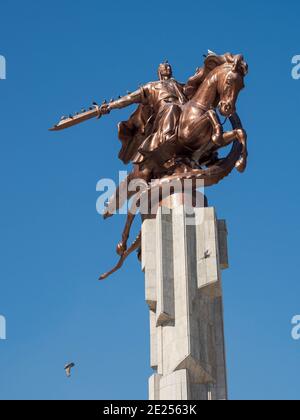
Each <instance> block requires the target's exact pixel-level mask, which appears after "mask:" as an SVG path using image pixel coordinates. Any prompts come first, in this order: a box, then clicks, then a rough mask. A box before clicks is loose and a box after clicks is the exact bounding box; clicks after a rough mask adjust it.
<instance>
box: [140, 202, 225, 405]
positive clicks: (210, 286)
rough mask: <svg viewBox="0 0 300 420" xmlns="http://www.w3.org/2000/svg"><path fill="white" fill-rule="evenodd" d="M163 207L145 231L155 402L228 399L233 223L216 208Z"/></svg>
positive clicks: (152, 396)
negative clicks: (225, 283) (225, 287)
mask: <svg viewBox="0 0 300 420" xmlns="http://www.w3.org/2000/svg"><path fill="white" fill-rule="evenodd" d="M186 210H187V209H186V207H185V205H184V204H180V205H177V206H176V207H175V208H173V209H167V208H165V207H160V208H159V210H158V213H157V216H156V218H154V219H148V220H145V221H144V223H143V228H142V268H143V270H144V272H145V282H146V301H147V304H148V305H149V309H150V333H151V367H152V368H153V369H154V371H155V373H154V374H153V375H152V376H151V378H150V379H149V399H150V400H226V399H227V384H226V360H225V346H224V329H223V302H222V285H221V270H222V269H226V268H228V256H227V231H226V223H225V221H222V220H220V221H218V220H217V217H216V213H215V210H214V208H195V209H193V210H192V212H191V210H189V214H187V212H186Z"/></svg>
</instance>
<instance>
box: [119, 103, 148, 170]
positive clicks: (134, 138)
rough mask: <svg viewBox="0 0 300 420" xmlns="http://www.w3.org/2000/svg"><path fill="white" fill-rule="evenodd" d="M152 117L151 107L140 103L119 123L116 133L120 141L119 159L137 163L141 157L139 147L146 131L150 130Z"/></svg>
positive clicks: (146, 133) (126, 162) (145, 136)
mask: <svg viewBox="0 0 300 420" xmlns="http://www.w3.org/2000/svg"><path fill="white" fill-rule="evenodd" d="M153 119H154V114H153V110H152V108H151V107H150V106H148V105H143V104H141V105H139V106H138V108H137V109H136V111H135V112H134V113H133V114H132V115H131V116H130V118H129V120H128V121H123V122H121V123H119V125H118V134H119V139H120V140H121V143H122V148H121V150H120V153H119V159H121V160H122V161H123V162H124V163H125V164H128V163H129V162H132V161H134V162H136V163H138V162H139V161H141V160H142V159H143V157H142V156H141V155H140V153H139V148H140V147H141V145H142V144H143V142H144V141H145V139H146V138H147V136H148V133H149V132H151V129H152V126H153Z"/></svg>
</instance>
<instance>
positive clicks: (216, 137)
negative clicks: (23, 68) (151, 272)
mask: <svg viewBox="0 0 300 420" xmlns="http://www.w3.org/2000/svg"><path fill="white" fill-rule="evenodd" d="M247 73H248V65H247V63H246V62H245V60H244V58H243V56H242V55H240V54H239V55H232V54H229V53H228V54H224V55H222V56H219V55H217V54H214V53H211V52H210V53H209V55H208V56H206V59H205V62H204V67H203V68H202V69H200V70H197V73H196V75H195V76H193V77H192V78H191V79H190V80H189V81H188V83H187V84H186V85H180V84H179V83H178V82H176V81H175V80H174V79H172V77H171V76H172V71H171V67H170V65H169V64H168V63H167V62H166V63H164V64H162V65H161V66H160V69H159V77H160V81H159V82H152V83H150V84H148V85H145V86H144V87H142V88H140V89H139V90H138V91H136V92H134V93H133V94H128V95H127V96H126V97H123V98H120V99H119V100H118V101H112V102H110V103H109V104H107V103H106V102H105V103H103V104H102V105H101V106H98V105H97V104H96V105H94V108H92V109H90V111H88V112H84V113H83V114H79V115H77V116H75V117H70V118H67V119H66V118H63V120H62V121H61V122H60V123H59V124H58V125H56V126H55V127H54V128H53V130H58V129H62V128H65V127H69V126H71V125H75V124H78V123H79V122H81V121H85V120H87V119H89V118H92V117H94V116H98V117H100V116H102V115H104V114H108V113H109V112H110V111H111V110H113V109H117V108H123V107H125V106H128V105H131V104H133V103H137V104H140V105H139V107H138V109H137V110H136V111H135V113H134V114H133V115H132V116H131V117H130V119H129V121H127V122H123V123H120V125H119V138H120V139H121V141H122V150H121V152H120V155H119V157H120V158H121V159H122V160H123V162H124V163H129V162H133V170H132V172H131V173H130V174H129V175H128V177H127V178H126V179H125V180H124V181H123V182H122V183H121V184H120V186H119V187H118V189H117V190H116V192H115V194H114V196H113V197H111V199H110V200H109V202H108V204H107V208H106V211H105V213H104V218H105V219H106V218H109V217H111V216H113V214H115V213H116V212H117V211H118V209H120V208H121V207H122V206H123V205H124V204H125V202H126V200H130V199H131V198H132V197H134V196H135V195H137V196H138V199H139V200H140V199H141V198H142V196H143V194H145V192H146V191H145V190H143V191H140V192H138V193H137V191H134V190H133V189H132V188H130V185H131V183H132V182H134V181H135V180H143V181H144V183H145V185H146V190H148V192H149V191H151V190H152V189H154V188H155V189H156V190H157V189H158V190H160V189H161V187H162V185H165V183H166V182H172V181H173V180H174V179H176V180H178V181H182V182H183V181H184V180H187V179H189V180H191V181H194V182H196V181H197V180H201V181H202V182H203V183H204V185H205V186H211V185H214V184H217V183H218V182H219V181H220V180H222V179H223V178H224V177H226V176H227V175H229V173H230V172H231V171H232V170H233V169H234V168H236V169H237V170H238V171H239V172H244V171H245V169H246V166H247V156H248V151H247V134H246V131H245V130H244V129H243V126H242V123H241V121H240V119H239V117H238V115H237V112H236V102H237V99H238V96H239V93H240V91H241V90H242V89H243V88H244V78H245V76H246V75H247ZM217 109H218V110H219V112H220V114H221V115H222V116H224V117H225V118H226V119H229V120H230V122H231V124H232V130H230V131H226V132H224V130H223V125H222V124H221V122H220V118H219V116H218V114H217ZM230 144H232V149H231V152H230V153H229V155H228V156H227V157H226V158H223V159H219V157H218V151H219V150H220V149H221V148H224V147H226V146H228V145H230ZM135 215H136V209H135V211H131V209H130V210H129V212H128V216H127V220H126V225H125V228H124V231H123V234H122V240H121V241H120V243H119V244H118V246H117V253H118V254H119V256H120V259H119V262H118V264H117V265H116V266H115V267H114V268H113V269H112V270H110V271H109V272H107V273H105V274H103V275H102V276H101V277H100V279H101V280H103V279H105V278H107V277H108V276H109V275H111V274H112V273H114V272H115V271H116V270H118V269H119V268H120V267H121V266H122V265H123V263H124V261H125V260H126V258H127V257H128V256H129V255H130V254H131V253H132V252H134V251H135V250H140V248H141V232H140V233H139V234H138V236H137V238H136V239H135V241H134V242H133V243H132V245H130V246H129V247H127V242H128V238H129V236H130V230H131V226H132V223H133V220H134V218H135Z"/></svg>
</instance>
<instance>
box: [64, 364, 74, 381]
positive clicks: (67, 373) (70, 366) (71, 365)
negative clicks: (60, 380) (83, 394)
mask: <svg viewBox="0 0 300 420" xmlns="http://www.w3.org/2000/svg"><path fill="white" fill-rule="evenodd" d="M73 367H75V363H68V364H67V365H66V366H65V372H66V375H67V377H68V378H70V376H71V369H72V368H73Z"/></svg>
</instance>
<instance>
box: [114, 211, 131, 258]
mask: <svg viewBox="0 0 300 420" xmlns="http://www.w3.org/2000/svg"><path fill="white" fill-rule="evenodd" d="M134 218H135V214H134V213H131V212H128V216H127V219H126V224H125V228H124V230H123V233H122V240H121V242H119V243H118V245H117V254H119V255H121V256H122V255H123V254H124V252H125V251H126V250H127V241H128V238H129V234H130V230H131V226H132V223H133V221H134Z"/></svg>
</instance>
